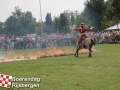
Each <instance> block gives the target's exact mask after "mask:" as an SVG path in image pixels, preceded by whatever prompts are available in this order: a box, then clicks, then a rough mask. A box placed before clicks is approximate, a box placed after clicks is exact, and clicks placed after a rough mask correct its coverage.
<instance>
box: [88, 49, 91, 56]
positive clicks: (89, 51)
mask: <svg viewBox="0 0 120 90" xmlns="http://www.w3.org/2000/svg"><path fill="white" fill-rule="evenodd" d="M88 50H89V55H88V57H92V55H91V52H92V49H91V48H89V49H88Z"/></svg>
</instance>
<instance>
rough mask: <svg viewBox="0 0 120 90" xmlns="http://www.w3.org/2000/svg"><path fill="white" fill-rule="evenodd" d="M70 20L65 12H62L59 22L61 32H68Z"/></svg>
mask: <svg viewBox="0 0 120 90" xmlns="http://www.w3.org/2000/svg"><path fill="white" fill-rule="evenodd" d="M67 27H68V20H67V18H66V17H65V14H64V13H61V14H60V22H59V29H60V33H66V32H68V28H67Z"/></svg>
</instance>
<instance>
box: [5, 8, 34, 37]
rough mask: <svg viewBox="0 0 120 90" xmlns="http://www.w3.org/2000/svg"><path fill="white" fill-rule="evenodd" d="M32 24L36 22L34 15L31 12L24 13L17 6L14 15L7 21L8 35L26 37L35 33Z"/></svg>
mask: <svg viewBox="0 0 120 90" xmlns="http://www.w3.org/2000/svg"><path fill="white" fill-rule="evenodd" d="M32 22H35V18H33V16H32V13H31V12H30V11H27V12H22V10H21V9H20V8H19V7H18V6H17V7H15V11H14V12H12V15H11V16H10V17H8V19H7V20H6V21H5V30H6V34H9V35H13V34H14V35H26V34H28V33H31V32H33V33H34V30H35V27H34V28H33V27H32V26H30V25H32V24H31V23H32Z"/></svg>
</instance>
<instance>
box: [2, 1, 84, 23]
mask: <svg viewBox="0 0 120 90" xmlns="http://www.w3.org/2000/svg"><path fill="white" fill-rule="evenodd" d="M85 1H86V0H40V2H41V14H42V20H43V21H45V17H46V14H47V13H51V16H52V18H53V17H54V16H59V15H60V13H63V12H64V10H70V11H76V10H77V11H78V12H79V13H81V12H82V11H83V10H84V2H85ZM16 6H19V8H20V9H22V12H26V11H30V12H31V13H32V15H33V17H34V18H36V20H37V21H39V20H40V18H41V17H40V4H39V0H0V22H5V20H6V19H7V18H8V17H9V16H10V15H12V13H11V12H14V11H15V7H16Z"/></svg>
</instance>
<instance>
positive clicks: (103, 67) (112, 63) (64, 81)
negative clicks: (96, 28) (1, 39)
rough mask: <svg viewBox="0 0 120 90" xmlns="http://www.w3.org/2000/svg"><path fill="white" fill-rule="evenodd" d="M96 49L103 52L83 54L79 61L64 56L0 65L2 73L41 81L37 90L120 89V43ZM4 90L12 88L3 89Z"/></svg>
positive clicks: (0, 72) (22, 89)
mask: <svg viewBox="0 0 120 90" xmlns="http://www.w3.org/2000/svg"><path fill="white" fill-rule="evenodd" d="M65 48H70V49H71V50H72V51H74V50H75V48H74V47H64V48H62V49H65ZM96 49H97V50H98V51H99V52H96V53H93V54H92V56H93V57H92V58H88V57H87V54H84V55H79V57H78V58H76V57H74V56H61V57H51V58H41V59H38V60H25V61H15V62H7V63H0V74H6V75H11V76H14V77H22V78H31V77H36V78H37V77H38V78H40V79H41V82H40V83H39V84H40V88H34V89H33V90H120V44H103V45H96ZM37 50H38V49H30V50H26V51H25V50H16V51H15V53H19V52H24V53H28V52H33V53H34V52H36V51H37ZM1 53H2V54H3V53H4V54H5V53H7V52H6V51H3V52H1ZM19 83H23V82H19ZM24 83H31V82H24ZM32 83H33V82H32ZM34 83H36V82H34ZM0 90H8V89H5V88H2V87H0ZM10 90H18V89H17V88H11V89H10ZM20 90H30V88H20Z"/></svg>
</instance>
